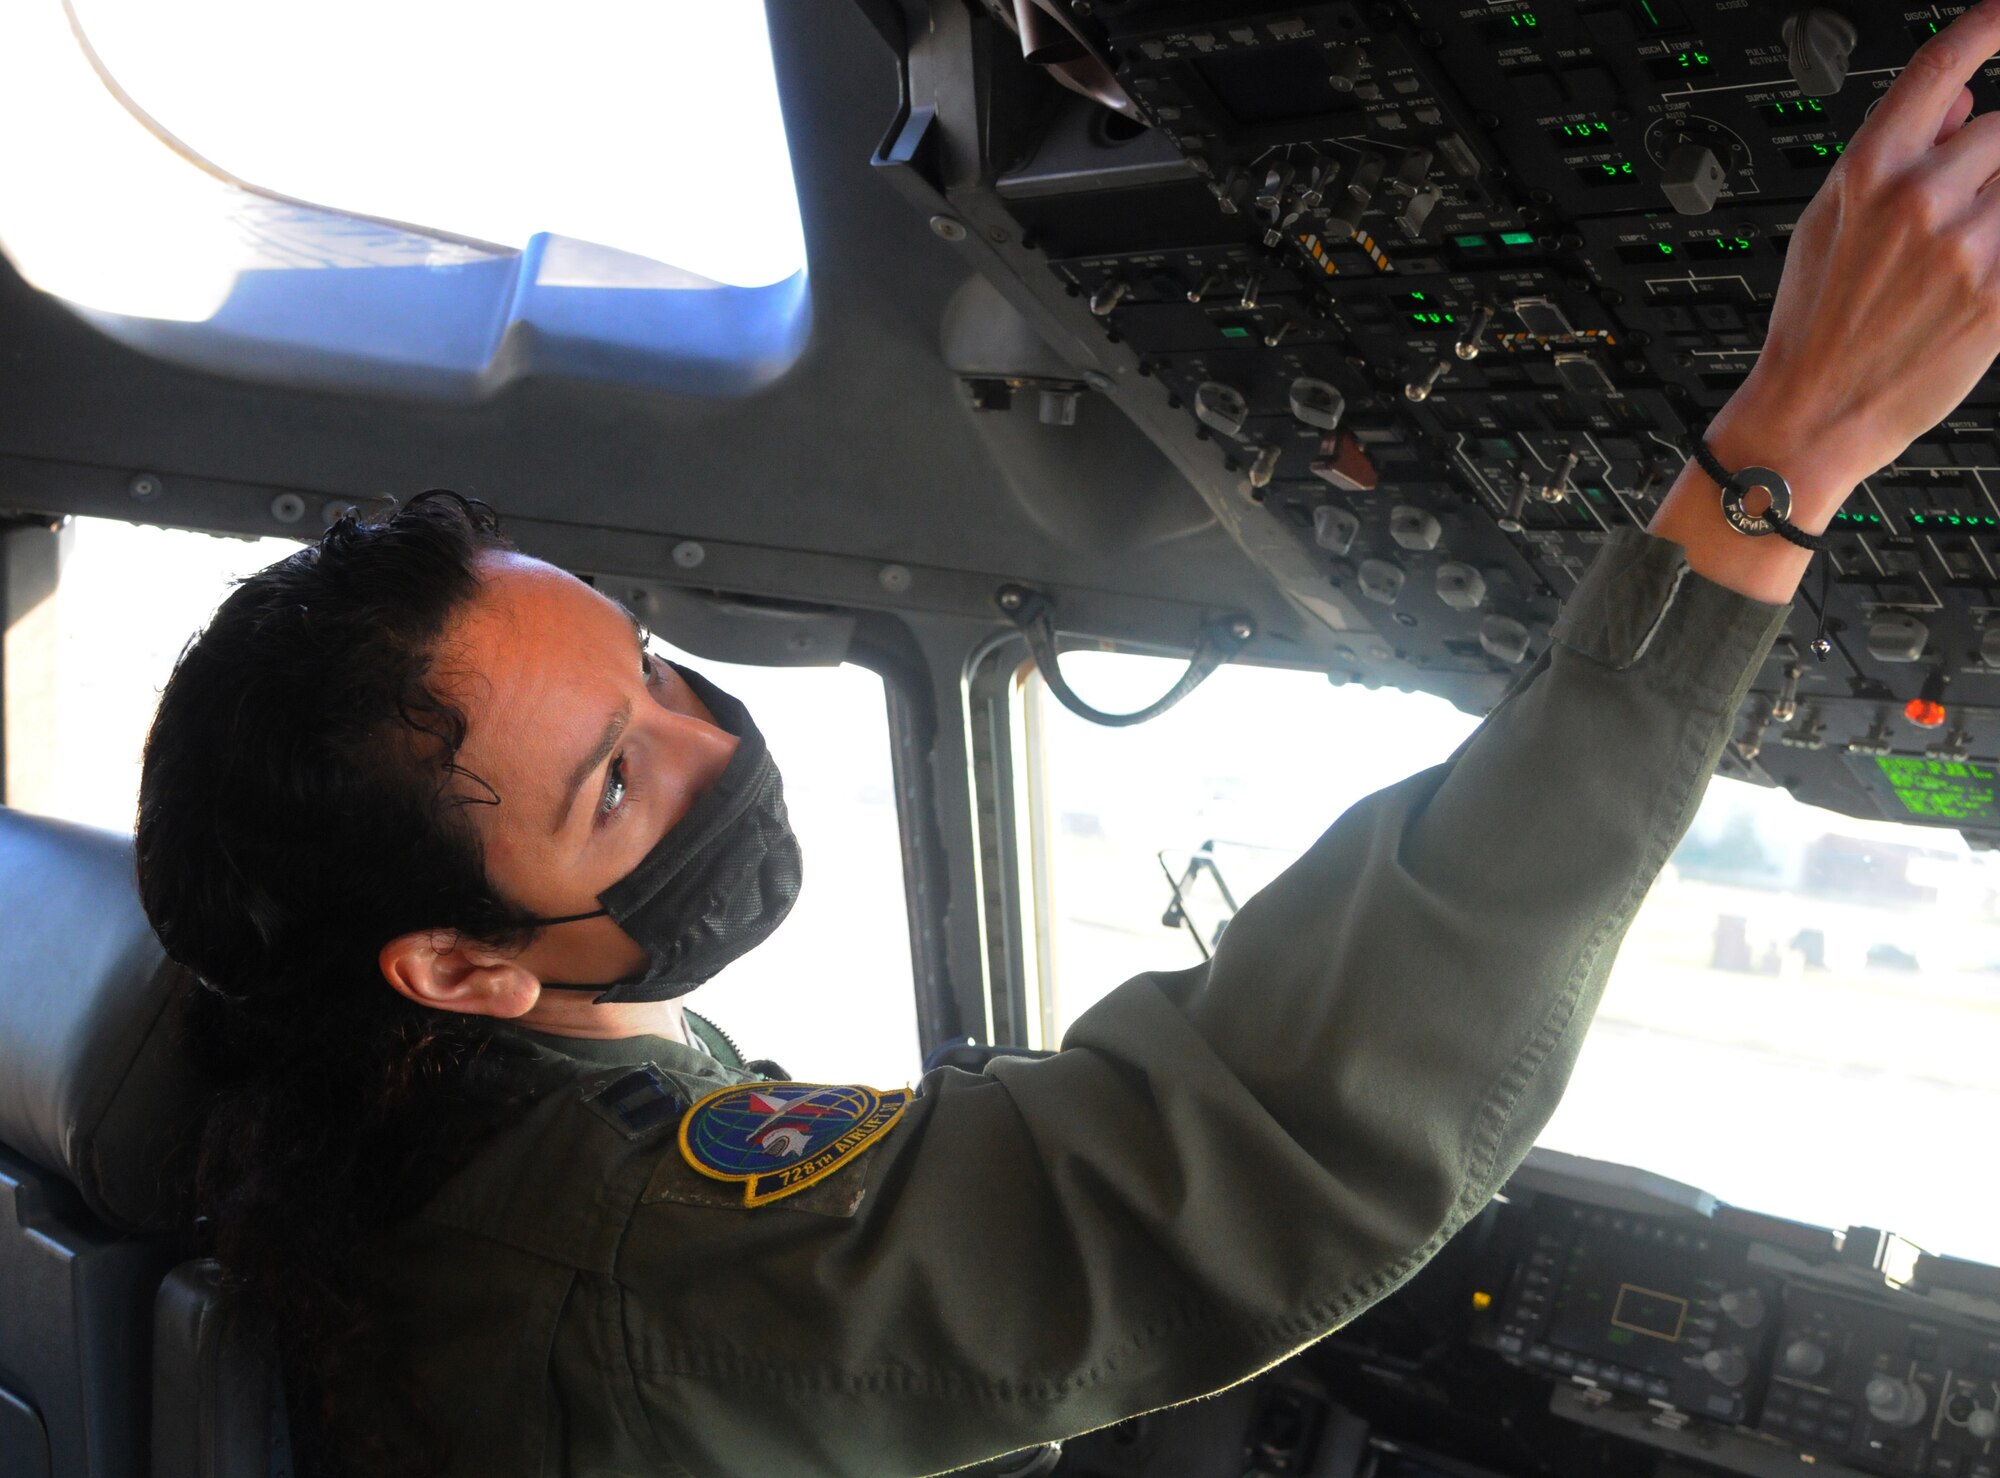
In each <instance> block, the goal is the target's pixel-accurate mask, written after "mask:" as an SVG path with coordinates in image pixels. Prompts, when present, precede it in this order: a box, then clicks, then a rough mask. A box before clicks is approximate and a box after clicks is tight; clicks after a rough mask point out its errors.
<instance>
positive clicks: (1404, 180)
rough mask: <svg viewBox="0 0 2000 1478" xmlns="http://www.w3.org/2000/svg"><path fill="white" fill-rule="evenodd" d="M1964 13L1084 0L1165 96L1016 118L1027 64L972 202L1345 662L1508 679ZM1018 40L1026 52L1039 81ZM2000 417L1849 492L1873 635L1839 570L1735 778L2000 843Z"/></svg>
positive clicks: (1850, 533)
mask: <svg viewBox="0 0 2000 1478" xmlns="http://www.w3.org/2000/svg"><path fill="white" fill-rule="evenodd" d="M1026 8H1028V9H1031V10H1032V9H1035V7H1034V6H1033V5H1032V4H1030V5H1028V6H1027V7H1026ZM1961 8H1962V7H1959V6H1921V5H1919V6H1912V5H1899V4H1884V3H1876V0H1867V3H1862V0H1851V3H1839V4H1784V3H1767V0H1755V3H1751V0H1491V3H1485V4H1465V3H1450V0H1402V3H1377V4H1362V3H1351V0H1334V3H1320V4H1307V5H1302V6H1300V5H1291V6H1278V5H1265V4H1242V3H1208V4H1187V3H1166V0H1080V3H1078V0H1065V3H1054V0H1051V4H1050V5H1049V6H1044V7H1041V11H1042V15H1043V19H1044V20H1047V19H1048V17H1049V16H1052V15H1056V14H1060V16H1061V17H1062V19H1063V21H1064V24H1065V27H1066V29H1065V30H1064V31H1063V33H1062V35H1063V37H1064V38H1065V40H1066V41H1067V40H1069V39H1070V38H1074V44H1073V45H1069V46H1068V47H1067V48H1066V49H1064V48H1058V50H1061V51H1063V54H1064V55H1069V56H1072V57H1075V56H1077V55H1081V56H1082V57H1084V59H1085V60H1086V61H1087V62H1094V64H1096V65H1099V66H1101V67H1102V69H1103V74H1104V77H1105V78H1106V79H1108V81H1109V83H1110V84H1111V86H1112V87H1113V88H1115V91H1116V94H1117V96H1118V97H1119V98H1122V99H1123V100H1124V101H1125V103H1126V105H1127V108H1128V111H1127V112H1126V113H1119V112H1114V111H1112V110H1111V109H1109V108H1107V107H1104V106H1101V105H1099V104H1094V103H1090V102H1086V101H1085V100H1083V99H1082V98H1076V97H1070V96H1069V95H1067V94H1064V95H1063V96H1064V97H1065V98H1066V102H1065V103H1064V105H1062V106H1059V107H1056V108H1054V109H1053V110H1052V111H1050V112H1049V113H1048V114H1047V116H1041V115H1036V116H1033V117H1020V118H1012V119H1009V118H1007V117H1005V114H1006V110H1007V107H1008V99H1009V97H1010V96H1012V94H1010V93H1009V92H1008V91H1007V90H1006V89H1005V88H1003V87H1001V86H1000V85H998V83H997V82H996V84H995V85H994V86H993V87H992V89H991V96H990V97H988V98H986V99H985V100H984V101H983V102H982V106H983V107H984V108H985V110H986V111H985V114H984V115H983V116H984V117H985V118H986V119H987V120H988V122H989V125H990V126H989V131H988V136H987V145H988V147H989V156H990V157H988V158H987V159H986V160H985V161H984V165H983V171H982V173H981V174H980V177H979V180H978V182H977V183H976V184H968V185H964V186H962V187H959V188H958V189H956V190H955V191H953V192H951V194H952V199H953V201H954V203H955V204H956V205H958V206H960V207H961V208H963V209H964V210H965V211H966V213H967V214H968V215H975V216H982V217H983V218H984V219H987V220H990V221H992V222H995V223H1001V222H1004V223H1005V224H1004V226H1003V225H999V224H996V225H995V226H994V228H993V229H994V230H995V231H997V232H998V236H996V237H995V239H999V236H1007V237H1010V238H1011V239H1019V240H1021V241H1023V242H1025V243H1026V245H1027V247H1028V248H1029V249H1028V250H1027V251H1025V252H1021V253H1016V254H1014V255H1012V256H1009V255H1006V254H1004V253H1002V254H996V255H995V258H994V260H993V261H992V262H990V263H988V264H987V270H989V271H994V272H1006V273H1012V274H1014V275H1015V276H1017V278H1018V279H1019V281H1020V283H1022V284H1024V285H1027V286H1029V287H1031V288H1032V289H1034V290H1035V291H1036V292H1037V293H1040V294H1043V295H1045V296H1047V297H1048V298H1049V299H1050V300H1051V302H1052V305H1053V306H1052V310H1051V311H1055V312H1057V313H1060V314H1064V315H1066V317H1065V318H1064V322H1065V323H1067V324H1069V325H1071V326H1073V327H1075V328H1076V329H1077V330H1078V331H1079V332H1082V333H1087V334H1092V335H1098V336H1101V338H1102V340H1103V341H1104V342H1105V343H1106V344H1107V345H1109V346H1111V347H1112V348H1114V349H1116V350H1117V351H1118V353H1119V354H1122V355H1124V356H1126V359H1125V360H1124V361H1122V363H1123V364H1124V365H1125V366H1126V367H1127V368H1129V370H1130V374H1129V375H1123V376H1122V378H1119V379H1118V381H1117V383H1116V384H1114V385H1111V386H1109V387H1107V386H1098V387H1097V388H1099V389H1103V390H1105V391H1106V393H1114V394H1117V395H1119V396H1121V397H1123V398H1124V403H1125V404H1126V405H1127V408H1128V410H1133V411H1134V412H1135V413H1137V414H1139V415H1140V419H1141V424H1143V425H1146V426H1147V428H1148V430H1149V431H1151V432H1152V433H1153V434H1154V435H1155V437H1156V439H1159V440H1162V441H1163V442H1167V443H1172V444H1173V446H1174V448H1175V449H1176V450H1177V451H1178V452H1179V453H1180V454H1181V457H1182V461H1183V463H1184V464H1186V465H1191V466H1193V467H1195V468H1196V469H1197V472H1196V474H1195V476H1196V481H1197V483H1198V485H1200V486H1201V487H1202V488H1203V490H1204V492H1205V493H1206V494H1207V495H1208V496H1209V497H1210V500H1211V502H1212V503H1215V502H1217V501H1219V500H1227V501H1228V502H1229V506H1230V507H1231V508H1233V509H1235V510H1238V513H1239V514H1240V518H1241V520H1243V521H1244V522H1245V523H1246V524H1247V525H1251V526H1254V527H1253V529H1252V532H1251V534H1250V535H1249V536H1248V537H1246V538H1245V540H1244V542H1245V546H1246V548H1249V549H1250V550H1251V551H1252V553H1253V554H1256V555H1258V557H1260V558H1262V559H1264V560H1265V562H1266V564H1267V566H1268V567H1269V568H1270V569H1271V571H1272V573H1273V576H1274V578H1276V579H1277V580H1278V581H1279V583H1281V584H1282V585H1283V586H1284V587H1285V588H1286V589H1287V590H1288V591H1290V592H1291V593H1292V594H1293V595H1294V596H1295V597H1296V598H1297V600H1298V602H1299V603H1300V604H1301V606H1303V607H1304V608H1306V609H1308V610H1312V611H1314V612H1316V613H1319V614H1321V615H1322V616H1323V618H1324V619H1325V620H1326V621H1327V624H1328V625H1329V626H1330V627H1331V628H1332V630H1333V635H1334V640H1333V644H1332V648H1331V650H1332V651H1333V656H1334V662H1333V667H1334V672H1333V675H1334V676H1335V677H1336V678H1348V677H1351V678H1357V679H1361V680H1366V681H1385V682H1393V683H1397V684H1401V685H1404V686H1411V687H1419V688H1425V689H1428V690H1431V691H1436V692H1440V693H1443V694H1445V695H1446V696H1448V697H1451V698H1453V699H1454V700H1455V701H1458V702H1460V703H1461V704H1463V705H1465V706H1468V707H1474V708H1477V707H1482V706H1484V705H1486V704H1489V703H1490V702H1492V701H1494V700H1495V699H1496V698H1497V696H1498V695H1499V694H1500V693H1501V692H1502V691H1504V689H1505V687H1506V685H1507V683H1508V681H1509V680H1510V678H1511V676H1512V675H1513V674H1514V673H1515V672H1517V671H1518V670H1519V669H1520V667H1521V665H1522V664H1523V663H1524V662H1526V661H1528V660H1530V659H1531V657H1532V656H1533V654H1534V653H1535V652H1536V651H1537V650H1538V649H1539V648H1540V647H1541V646H1542V645H1543V644H1544V643H1545V642H1546V641H1547V639H1548V633H1549V627H1550V623H1551V621H1552V620H1553V618H1554V615H1555V612H1556V610H1557V608H1558V606H1559V604H1560V602H1561V600H1562V599H1563V597H1564V596H1565V595H1566V594H1567V593H1568V592H1569V591H1570V590H1571V589H1572V588H1573V587H1574V585H1575V582H1576V580H1577V578H1578V577H1579V575H1580V574H1581V572H1582V570H1583V569H1584V568H1585V566H1586V564H1587V563H1588V561H1589V560H1590V559H1591V557H1592V556H1593V554H1594V552H1595V550H1596V548H1597V546H1598V545H1600V544H1601V543H1602V542H1603V541H1604V539H1605V538H1606V537H1607V534H1608V532H1609V531H1610V530H1611V529H1613V528H1616V527H1618V526H1620V525H1625V524H1635V523H1637V524H1642V523H1644V522H1645V521H1646V520H1647V519H1648V518H1649V517H1650V516H1651V514H1652V512H1653V510H1654V509H1655V508H1656V507H1657V504H1658V501H1659V499H1660V498H1661V496H1662V495H1663V494H1664V492H1665V490H1666V488H1667V487H1668V486H1669V485H1670V484H1671V482H1672V480H1673V478H1674V477H1675V475H1676V474H1677V473H1678V472H1679V470H1680V468H1681V466H1682V463H1683V461H1684V459H1685V453H1684V448H1685V446H1686V444H1687V440H1688V438H1689V435H1690V433H1692V432H1695V431H1698V430H1699V429H1700V428H1701V427H1702V426H1704V425H1705V424H1706V422H1707V420H1708V418H1709V417H1710V416H1711V415H1712V414H1713V413H1714V411H1715V410H1716V409H1717V408H1719V407H1720V406H1721V405H1722V403H1723V402H1724V401H1725V400H1726V399H1727V398H1728V396H1729V395H1730V394H1731V392H1732V391H1733V390H1734V389H1735V387H1736V386H1737V385H1738V384H1739V383H1740V382H1741V381H1742V379H1743V377H1744V375H1745V374H1746V373H1747V371H1748V370H1749V368H1750V367H1751V365H1752V364H1753V363H1754V361H1755V357H1756V354H1757V352H1758V349H1759V346H1760V345H1761V343H1762V341H1763V337H1764V334H1765V332H1766V330H1767V327H1768V324H1769V319H1770V310H1771V304H1772V301H1773V298H1774V295H1775V293H1776V290H1777V286H1778V282H1779V278H1780V274H1781V272H1782V271H1783V269H1784V265H1785V260H1786V250H1787V247H1788V246H1789V244H1790V242H1791V239H1792V234H1793V230H1794V227H1795V224H1796V222H1797V220H1798V217H1799V214H1800V212H1801V211H1802V210H1803V208H1804V206H1805V204H1806V202H1807V201H1808V200H1809V199H1810V198H1811V196H1812V195H1813V193H1814V191H1815V190H1816V189H1817V188H1818V187H1819V185H1820V183H1821V181H1823V180H1824V179H1825V177H1826V174H1827V171H1828V170H1829V169H1830V168H1832V167H1833V165H1834V163H1835V161H1836V160H1838V158H1839V157H1840V155H1841V152H1842V150H1843V149H1844V147H1845V143H1846V140H1847V139H1849V138H1850V137H1851V136H1852V135H1853V133H1854V131H1855V130H1856V129H1857V128H1858V127H1859V126H1860V124H1861V122H1862V121H1863V119H1864V118H1865V117H1866V116H1867V113H1868V110H1869V109H1870V107H1871V106H1872V104H1873V103H1874V102H1875V100H1876V99H1877V98H1879V97H1880V96H1881V94H1882V92H1883V90H1884V89H1885V88H1886V87H1887V86H1888V85H1889V84H1890V83H1891V82H1892V81H1893V79H1894V77H1895V75H1896V73H1897V71H1898V69H1900V68H1901V67H1902V66H1903V65H1904V64H1905V63H1906V62H1907V61H1908V59H1909V56H1910V54H1911V52H1912V50H1913V49H1914V48H1915V47H1916V46H1917V45H1918V44H1919V43H1920V42H1921V40H1922V39H1923V38H1924V37H1926V36H1928V35H1930V34H1932V33H1933V31H1934V30H1935V29H1937V28H1938V27H1939V26H1941V25H1943V24H1945V23H1947V22H1948V21H1949V19H1950V17H1951V16H1952V15H1953V14H1954V13H1956V11H1957V10H1959V9H1961ZM989 9H990V11H991V13H992V17H993V23H994V26H995V27H996V30H997V29H998V28H999V27H1001V26H1009V27H1011V26H1016V25H1018V23H1019V18H1018V16H1017V15H1016V10H1017V7H1015V6H1014V5H1012V4H1011V3H1009V4H1005V5H1002V4H999V3H997V0H994V3H991V4H990V5H989ZM1012 39H1013V38H1012V35H1011V32H1010V33H1009V34H1008V35H1007V37H1006V40H1005V41H1003V42H1002V43H999V44H996V45H995V46H993V47H992V48H991V49H990V51H989V52H987V53H985V54H984V55H985V57H986V62H985V64H986V65H988V66H990V67H992V68H993V69H994V70H995V74H996V76H997V75H999V74H1002V73H1004V72H1005V71H1006V70H1007V69H1008V68H1013V69H1016V70H1018V69H1021V68H1029V69H1031V70H1032V63H1030V62H1029V61H1028V60H1026V59H1024V58H1023V57H1021V56H1019V55H1010V54H1008V51H1007V44H1008V43H1011V42H1012ZM1996 73H2000V68H1995V67H1990V66H1989V68H1988V69H1987V72H1986V74H1985V75H1982V76H1981V77H1979V78H1977V79H1976V80H1975V83H1974V86H1973V92H1974V96H1975V101H1976V104H1977V106H1978V107H1979V108H1980V109H1982V110H1984V109H1985V108H1988V107H1990V106H1993V105H1995V104H2000V85H1996V81H1995V75H1996ZM946 111H948V109H947V110H946ZM998 140H1004V141H1005V142H1006V145H1007V147H1006V148H1005V149H1004V150H1003V149H1002V148H1000V146H999V144H998V143H997V142H995V141H998ZM1996 405H2000V379H1995V378H1993V377H1989V378H1988V379H1987V380H1986V381H1984V382H1982V383H1981V384H1980V385H1978V386H1977V387H1976V388H1975V389H1974V391H1973V393H1972V394H1971V396H1970V397H1969V398H1968V400H1967V401H1966V403H1965V405H1964V406H1963V407H1962V408H1961V409H1960V411H1958V412H1957V413H1955V414H1954V415H1953V416H1952V417H1951V418H1950V419H1949V420H1947V421H1946V422H1945V423H1944V424H1942V425H1940V426H1939V427H1938V428H1937V429H1936V430H1935V431H1934V432H1932V433H1931V434H1929V435H1927V436H1925V437H1924V438H1922V439H1921V440H1920V441H1919V442H1918V443H1917V444H1915V445H1913V446H1912V447H1910V448H1909V450H1908V451H1907V452H1906V453H1905V454H1904V455H1903V456H1902V457H1901V459H1900V460H1899V461H1898V462H1897V463H1896V464H1894V465H1892V466H1890V467H1887V468H1884V469H1883V470H1882V471H1881V472H1880V473H1879V474H1878V475H1876V476H1874V477H1871V478H1870V479H1868V480H1867V482H1866V483H1865V485H1864V486H1863V487H1862V488H1861V489H1860V490H1859V492H1857V494H1856V495H1855V497H1854V498H1853V500H1852V501H1851V503H1850V504H1849V506H1848V508H1847V509H1846V511H1844V512H1843V513H1842V514H1841V515H1840V516H1839V518H1838V520H1837V521H1836V523H1835V525H1834V528H1833V530H1832V534H1833V547H1832V552H1831V555H1830V556H1829V557H1828V558H1829V559H1830V564H1831V571H1832V583H1831V587H1830V594H1829V596H1828V601H1827V604H1828V610H1827V611H1826V617H1827V627H1828V630H1829V632H1830V634H1831V636H1832V641H1833V651H1832V654H1831V657H1830V659H1829V660H1827V661H1824V662H1820V661H1817V660H1815V659H1814V657H1813V656H1812V655H1810V653H1809V651H1808V644H1809V642H1810V639H1811V637H1812V636H1813V634H1814V632H1815V629H1816V625H1817V622H1816V619H1815V613H1814V611H1813V609H1812V607H1813V606H1815V605H1816V604H1817V602H1818V599H1819V595H1818V592H1819V583H1818V580H1817V577H1816V576H1815V577H1814V578H1812V579H1810V580H1809V581H1808V582H1807V584H1806V586H1805V588H1804V591H1803V595H1802V599H1801V601H1800V603H1799V606H1798V608H1797V611H1796V613H1795V617H1794V620H1793V622H1792V624H1791V627H1790V628H1789V630H1788V633H1787V635H1786V636H1785V637H1784V638H1782V639H1781V641H1780V643H1779V646H1778V650H1777V652H1776V653H1775V654H1774V656H1773V657H1772V659H1771V661H1770V663H1769V665H1768V667H1767V668H1766V670H1765V671H1764V673H1763V674H1762V676H1761V678H1760V680H1759V681H1758V683H1757V685H1756V688H1755V690H1754V692H1753V693H1752V695H1751V698H1750V700H1749V702H1748V705H1747V707H1746V709H1745V711H1744V713H1743V714H1742V718H1741V724H1740V727H1739V730H1738V735H1737V739H1736V743H1735V745H1734V746H1733V752H1732V754H1731V755H1730V756H1729V757H1728V759H1727V761H1726V762H1725V770H1726V772H1728V773H1735V774H1739V775H1748V776H1751V777H1753V778H1757V779H1761V780H1764V781H1767V782H1771V783H1776V784H1782V785H1785V786H1788V787H1790V788H1792V789H1794V790H1795V791H1796V792H1797V793H1798V794H1800V795H1801V796H1802V797H1803V798H1805V799H1808V800H1811V801H1813V802H1815V803H1818V804H1823V805H1830V806H1833V807H1835V808H1838V809H1842V810H1846V811H1849V812H1851V813H1853V814H1857V815H1863V816H1879V817H1887V818H1889V819H1894V820H1899V821H1911V822H1917V823H1922V824H1931V825H1940V826H1950V827H1956V828H1959V829H1962V830H1964V831H1966V832H1967V833H1968V834H1969V835H1973V836H1975V837H2000V433H1996V429H1995V418H1994V412H1995V408H1996ZM1232 516H1237V515H1236V514H1233V515H1232ZM1280 549H1281V550H1282V551H1283V552H1282V554H1280V553H1278V552H1276V551H1278V550H1280Z"/></svg>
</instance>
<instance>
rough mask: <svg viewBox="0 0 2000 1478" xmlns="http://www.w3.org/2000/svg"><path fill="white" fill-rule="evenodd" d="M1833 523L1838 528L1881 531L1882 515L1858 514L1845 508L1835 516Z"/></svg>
mask: <svg viewBox="0 0 2000 1478" xmlns="http://www.w3.org/2000/svg"><path fill="white" fill-rule="evenodd" d="M1833 521H1834V523H1835V525H1836V526H1839V527H1844V528H1870V529H1879V528H1881V527H1882V515H1881V514H1879V513H1858V512H1855V511H1854V510H1852V509H1846V508H1843V509H1842V510H1841V511H1840V512H1838V513H1836V514H1834V516H1833Z"/></svg>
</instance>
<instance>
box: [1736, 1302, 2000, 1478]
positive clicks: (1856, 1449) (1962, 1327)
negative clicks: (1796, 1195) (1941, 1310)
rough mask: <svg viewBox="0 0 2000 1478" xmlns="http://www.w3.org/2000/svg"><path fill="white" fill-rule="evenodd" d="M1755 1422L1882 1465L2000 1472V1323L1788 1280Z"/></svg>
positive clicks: (1979, 1475) (1862, 1462) (1893, 1469)
mask: <svg viewBox="0 0 2000 1478" xmlns="http://www.w3.org/2000/svg"><path fill="white" fill-rule="evenodd" d="M1757 1425H1758V1429H1759V1430H1760V1431H1763V1432H1767V1433H1770V1434H1771V1435H1772V1436H1775V1437H1778V1438H1780V1439H1783V1440H1786V1441H1790V1442H1795V1443H1797V1444H1798V1445H1799V1446H1800V1447H1802V1448H1805V1449H1807V1450H1809V1451H1815V1452H1827V1453H1832V1454H1837V1455H1839V1456H1840V1457H1842V1458H1844V1459H1846V1460H1848V1461H1850V1462H1852V1463H1854V1464H1855V1465H1856V1466H1860V1467H1866V1468H1869V1469H1871V1470H1873V1471H1877V1472H1883V1473H1924V1474H1939V1475H1959V1478H2000V1327H1993V1326H1988V1327H1983V1328H1982V1327H1976V1326H1974V1325H1972V1324H1971V1323H1970V1322H1969V1321H1968V1322H1965V1323H1958V1322H1954V1321H1951V1320H1948V1319H1940V1318H1938V1317H1936V1315H1935V1312H1934V1311H1932V1310H1925V1309H1920V1308H1916V1307H1913V1306H1909V1305H1904V1306H1901V1307H1898V1306H1896V1305H1894V1304H1891V1305H1887V1306H1884V1305H1880V1304H1875V1303H1870V1302H1865V1301H1862V1300H1859V1299H1855V1298H1849V1297H1844V1296H1842V1295H1840V1294H1837V1293H1832V1292H1828V1291H1824V1290H1821V1289H1816V1288H1812V1287H1810V1286H1806V1285H1797V1286H1793V1287H1790V1288H1788V1289H1787V1290H1786V1295H1785V1305H1784V1311H1783V1321H1782V1327H1781V1329H1780V1331H1779V1339H1778V1358H1777V1360H1776V1361H1775V1362H1774V1364H1773V1366H1772V1376H1771V1381H1770V1385H1769V1387H1768V1388H1767V1390H1766V1391H1765V1394H1764V1402H1763V1408H1762V1410H1761V1412H1760V1414H1759V1417H1758V1423H1757Z"/></svg>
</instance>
